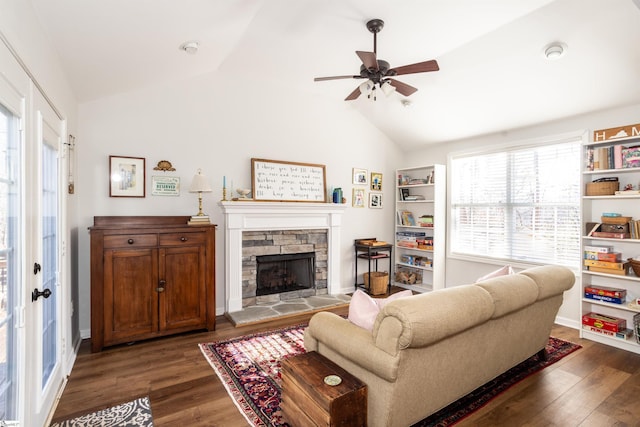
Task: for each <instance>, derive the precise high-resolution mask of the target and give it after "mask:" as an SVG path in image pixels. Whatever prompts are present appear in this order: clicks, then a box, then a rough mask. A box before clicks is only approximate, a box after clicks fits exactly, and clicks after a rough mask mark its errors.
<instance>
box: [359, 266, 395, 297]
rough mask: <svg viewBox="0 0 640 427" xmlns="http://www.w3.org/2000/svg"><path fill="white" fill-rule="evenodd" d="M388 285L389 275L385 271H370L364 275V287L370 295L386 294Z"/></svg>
mask: <svg viewBox="0 0 640 427" xmlns="http://www.w3.org/2000/svg"><path fill="white" fill-rule="evenodd" d="M388 284H389V273H387V272H386V271H372V272H371V273H364V287H365V288H367V289H368V290H369V293H370V294H371V295H382V294H386V293H387V285H388Z"/></svg>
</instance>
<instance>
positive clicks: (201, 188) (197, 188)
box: [189, 169, 212, 224]
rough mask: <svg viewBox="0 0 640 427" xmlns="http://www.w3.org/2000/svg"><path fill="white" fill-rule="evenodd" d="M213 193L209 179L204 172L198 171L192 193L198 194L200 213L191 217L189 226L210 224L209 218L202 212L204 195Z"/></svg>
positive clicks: (194, 177) (192, 182)
mask: <svg viewBox="0 0 640 427" xmlns="http://www.w3.org/2000/svg"><path fill="white" fill-rule="evenodd" d="M211 191H212V189H211V186H210V185H209V182H208V181H207V178H206V177H205V176H204V175H202V170H201V169H198V173H197V174H195V175H194V176H193V180H192V181H191V187H189V192H190V193H198V213H197V214H196V215H193V216H192V217H191V220H190V221H189V224H208V223H209V216H208V215H205V214H204V212H202V193H210V192H211Z"/></svg>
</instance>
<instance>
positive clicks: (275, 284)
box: [256, 252, 316, 296]
mask: <svg viewBox="0 0 640 427" xmlns="http://www.w3.org/2000/svg"><path fill="white" fill-rule="evenodd" d="M315 261H316V254H315V252H303V253H295V254H277V255H261V256H257V257H256V264H257V271H256V295H257V296H261V295H270V294H279V293H282V292H290V291H298V290H301V289H313V288H314V287H315V269H316V268H315V263H316V262H315Z"/></svg>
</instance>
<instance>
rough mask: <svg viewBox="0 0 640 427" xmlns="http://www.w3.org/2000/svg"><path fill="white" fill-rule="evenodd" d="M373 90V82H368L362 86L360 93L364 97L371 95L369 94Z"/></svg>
mask: <svg viewBox="0 0 640 427" xmlns="http://www.w3.org/2000/svg"><path fill="white" fill-rule="evenodd" d="M372 90H373V82H372V81H371V80H367V81H366V82H364V83H362V84H360V93H361V94H363V95H369V92H371V91H372Z"/></svg>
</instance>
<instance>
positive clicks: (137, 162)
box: [109, 156, 145, 197]
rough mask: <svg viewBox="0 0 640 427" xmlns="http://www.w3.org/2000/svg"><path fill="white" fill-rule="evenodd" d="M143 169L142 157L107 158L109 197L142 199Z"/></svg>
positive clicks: (143, 187) (143, 192) (143, 190)
mask: <svg viewBox="0 0 640 427" xmlns="http://www.w3.org/2000/svg"><path fill="white" fill-rule="evenodd" d="M144 168H145V159H144V157H124V156H109V197H144V196H145V182H144V179H145V169H144Z"/></svg>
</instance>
